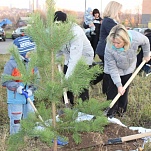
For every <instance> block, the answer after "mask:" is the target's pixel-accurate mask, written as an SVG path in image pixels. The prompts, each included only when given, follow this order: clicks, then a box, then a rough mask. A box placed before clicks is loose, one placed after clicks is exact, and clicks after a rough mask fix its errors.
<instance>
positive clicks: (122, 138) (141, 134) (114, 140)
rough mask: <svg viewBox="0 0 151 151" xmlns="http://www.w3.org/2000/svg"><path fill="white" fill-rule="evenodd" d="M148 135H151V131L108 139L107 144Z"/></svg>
mask: <svg viewBox="0 0 151 151" xmlns="http://www.w3.org/2000/svg"><path fill="white" fill-rule="evenodd" d="M148 136H151V132H146V133H140V134H134V135H129V136H124V137H119V138H114V139H109V140H108V143H107V144H110V145H111V144H117V143H123V142H127V141H131V140H135V139H139V138H143V137H148Z"/></svg>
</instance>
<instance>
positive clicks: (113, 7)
mask: <svg viewBox="0 0 151 151" xmlns="http://www.w3.org/2000/svg"><path fill="white" fill-rule="evenodd" d="M121 9H122V4H120V3H118V2H116V1H110V2H109V3H108V4H107V6H106V7H105V10H104V13H103V18H104V17H110V18H112V19H114V20H116V21H117V22H120V19H119V12H120V11H121Z"/></svg>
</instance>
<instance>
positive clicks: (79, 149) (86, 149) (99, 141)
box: [42, 123, 143, 151]
mask: <svg viewBox="0 0 151 151" xmlns="http://www.w3.org/2000/svg"><path fill="white" fill-rule="evenodd" d="M133 134H138V132H137V131H132V130H130V129H128V128H125V127H122V126H120V125H117V124H113V123H111V124H109V125H108V126H106V127H105V129H104V133H103V134H100V133H92V132H91V133H82V134H81V136H82V142H81V143H80V144H78V145H76V144H75V142H74V141H73V139H72V138H71V136H70V135H68V138H69V143H68V145H66V146H64V147H59V148H58V151H132V150H136V149H138V148H139V147H142V144H143V140H142V139H137V140H133V141H129V142H123V143H119V144H115V145H113V144H112V145H105V144H106V143H107V142H108V140H109V139H114V138H120V137H123V136H128V135H133ZM42 151H52V149H51V148H45V147H44V148H43V149H42Z"/></svg>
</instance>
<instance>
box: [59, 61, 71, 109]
mask: <svg viewBox="0 0 151 151" xmlns="http://www.w3.org/2000/svg"><path fill="white" fill-rule="evenodd" d="M58 70H59V72H60V74H62V73H63V72H62V69H61V65H60V64H58ZM61 83H62V79H61ZM63 98H64V102H65V105H66V106H68V104H69V101H68V96H67V90H66V88H63Z"/></svg>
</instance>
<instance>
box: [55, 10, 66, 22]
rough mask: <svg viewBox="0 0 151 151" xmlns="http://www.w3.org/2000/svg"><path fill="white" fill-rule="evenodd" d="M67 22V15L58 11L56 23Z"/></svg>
mask: <svg viewBox="0 0 151 151" xmlns="http://www.w3.org/2000/svg"><path fill="white" fill-rule="evenodd" d="M66 20H67V14H66V13H64V12H62V11H56V12H55V15H54V22H55V21H62V22H65V21H66Z"/></svg>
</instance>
